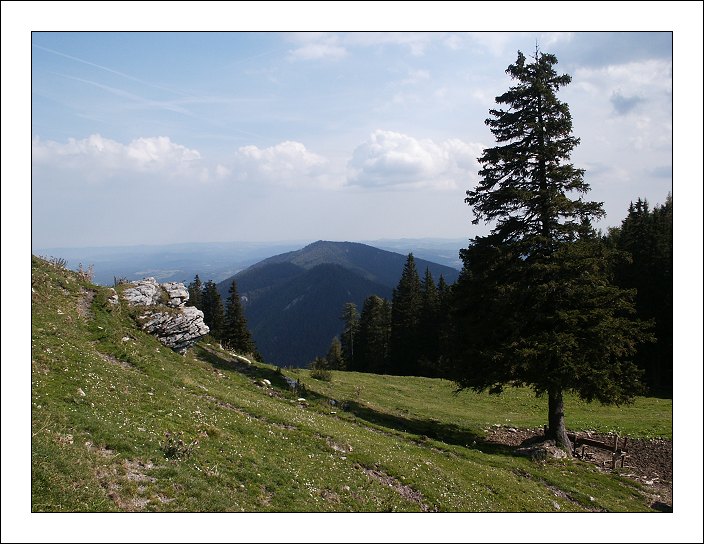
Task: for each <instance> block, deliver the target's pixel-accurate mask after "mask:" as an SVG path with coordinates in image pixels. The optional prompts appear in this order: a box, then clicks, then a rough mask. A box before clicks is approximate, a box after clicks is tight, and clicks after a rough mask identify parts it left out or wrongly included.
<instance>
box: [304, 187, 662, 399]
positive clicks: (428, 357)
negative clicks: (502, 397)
mask: <svg viewBox="0 0 704 544" xmlns="http://www.w3.org/2000/svg"><path fill="white" fill-rule="evenodd" d="M672 217H673V216H672V196H671V195H668V197H667V200H666V202H665V204H663V205H661V206H656V207H655V208H654V209H652V210H651V209H650V208H649V205H648V202H647V201H646V200H642V199H640V198H639V199H638V200H637V201H636V203H635V204H633V203H632V204H631V205H630V207H629V210H628V216H627V217H626V218H625V219H624V220H623V222H622V224H621V226H620V227H614V228H611V229H609V231H608V233H607V234H605V235H603V236H602V237H601V242H602V243H603V244H604V245H605V246H607V247H608V248H610V249H612V250H619V251H616V252H612V253H613V254H614V255H620V258H617V259H614V261H613V263H612V265H611V269H612V276H613V278H612V281H613V282H614V283H615V284H616V285H617V286H619V287H621V288H625V289H635V290H636V292H637V294H636V298H635V301H636V311H637V316H636V317H637V318H638V319H641V320H643V321H649V322H651V323H652V324H653V328H652V333H653V335H654V336H655V343H652V342H648V343H645V344H643V345H641V346H639V348H638V351H637V353H636V356H635V358H634V362H635V363H636V365H637V366H638V367H639V368H640V369H642V370H643V372H644V375H643V382H644V385H645V386H646V388H647V392H648V394H653V395H662V396H671V395H672V367H673V358H672V326H673V321H672V287H673V285H672V243H673V242H672ZM463 273H466V271H463ZM477 302H479V301H477ZM474 311H478V308H476V307H475V306H473V305H472V303H471V301H470V302H469V303H468V301H467V300H466V297H465V298H463V297H461V296H460V295H459V294H458V293H457V289H456V286H455V285H453V286H448V285H447V284H446V283H445V280H444V279H443V277H442V276H441V277H440V279H439V281H438V283H437V284H436V283H435V282H434V281H433V277H432V275H431V274H430V272H429V271H428V270H426V272H425V275H424V277H423V279H422V280H421V279H420V277H419V275H418V272H417V270H416V267H415V261H414V258H413V254H410V255H409V256H408V259H407V261H406V264H405V266H404V269H403V273H402V275H401V279H400V281H399V283H398V286H397V287H396V288H395V289H394V291H393V297H392V300H391V301H388V300H386V299H384V298H381V297H378V296H375V295H373V296H370V297H368V298H367V299H366V300H365V301H364V304H363V306H362V310H361V313H360V312H359V310H358V308H357V307H356V305H355V304H352V303H347V304H345V306H344V308H343V309H342V315H341V319H342V322H343V327H342V331H341V333H340V335H339V337H335V338H334V339H333V340H332V343H331V345H330V349H329V351H328V353H327V354H326V355H325V356H324V357H323V356H320V357H317V358H316V359H315V361H313V362H312V364H311V367H312V368H318V369H330V370H351V371H357V372H372V373H377V374H395V375H414V376H427V377H450V374H451V369H449V368H447V367H446V361H447V360H448V359H451V358H452V357H451V355H452V354H453V348H454V347H455V346H456V345H457V344H460V343H461V339H460V338H456V337H455V335H456V334H458V333H456V332H455V331H456V330H458V329H461V327H457V326H455V323H454V321H455V320H456V319H458V316H459V315H460V314H466V313H467V312H474Z"/></svg>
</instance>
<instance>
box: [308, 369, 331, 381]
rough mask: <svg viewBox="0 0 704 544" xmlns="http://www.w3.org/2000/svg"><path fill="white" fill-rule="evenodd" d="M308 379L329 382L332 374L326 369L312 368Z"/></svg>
mask: <svg viewBox="0 0 704 544" xmlns="http://www.w3.org/2000/svg"><path fill="white" fill-rule="evenodd" d="M310 377H311V378H315V379H316V380H322V381H324V382H329V381H331V380H332V372H330V371H329V370H328V369H326V368H314V369H313V370H311V371H310Z"/></svg>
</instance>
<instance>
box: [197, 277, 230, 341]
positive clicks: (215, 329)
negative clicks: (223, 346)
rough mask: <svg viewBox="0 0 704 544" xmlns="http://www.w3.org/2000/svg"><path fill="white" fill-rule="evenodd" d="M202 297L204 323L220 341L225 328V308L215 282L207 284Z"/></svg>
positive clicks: (209, 281)
mask: <svg viewBox="0 0 704 544" xmlns="http://www.w3.org/2000/svg"><path fill="white" fill-rule="evenodd" d="M202 297H203V300H202V304H203V307H202V308H200V309H201V310H203V321H204V322H205V324H206V325H208V327H209V328H210V335H211V336H212V337H213V338H217V339H218V340H220V339H221V338H222V333H223V329H224V326H225V308H224V306H223V305H222V298H221V297H220V293H218V289H217V285H216V284H215V282H214V281H213V280H208V281H207V282H205V285H204V286H203V295H202Z"/></svg>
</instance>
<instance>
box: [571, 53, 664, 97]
mask: <svg viewBox="0 0 704 544" xmlns="http://www.w3.org/2000/svg"><path fill="white" fill-rule="evenodd" d="M572 81H573V82H574V85H575V87H577V88H580V89H582V90H586V91H587V92H590V93H593V94H597V93H598V94H603V95H606V96H608V97H610V96H611V95H612V94H613V93H616V92H617V93H619V94H623V95H627V96H647V95H652V94H654V93H659V92H672V61H670V60H667V61H666V60H659V59H652V60H647V61H642V62H629V63H626V64H611V65H608V66H605V67H601V68H578V69H577V70H576V71H575V73H574V74H573V77H572Z"/></svg>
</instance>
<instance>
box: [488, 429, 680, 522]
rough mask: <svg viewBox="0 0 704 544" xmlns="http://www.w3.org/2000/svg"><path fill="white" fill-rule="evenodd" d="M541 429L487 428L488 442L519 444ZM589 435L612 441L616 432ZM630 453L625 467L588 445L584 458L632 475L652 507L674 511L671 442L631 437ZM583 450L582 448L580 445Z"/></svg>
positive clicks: (607, 469)
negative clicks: (644, 490) (646, 493)
mask: <svg viewBox="0 0 704 544" xmlns="http://www.w3.org/2000/svg"><path fill="white" fill-rule="evenodd" d="M542 434H543V430H542V429H515V428H512V427H492V428H490V429H489V430H488V431H487V437H486V441H487V442H492V443H495V444H504V445H507V446H519V445H521V444H522V443H523V442H524V441H526V440H528V439H531V438H534V437H535V436H538V435H542ZM589 438H592V439H594V440H598V441H600V442H604V443H607V444H611V443H613V440H614V437H613V435H603V434H596V433H591V434H590V435H589ZM627 450H628V455H627V457H626V459H625V460H624V465H623V468H621V466H620V463H618V464H617V468H616V469H615V470H614V469H612V468H611V453H610V452H608V451H603V450H600V449H598V448H593V447H592V448H590V447H587V448H585V453H586V456H585V459H584V461H586V462H590V463H593V464H594V465H596V466H597V467H598V468H599V470H603V471H604V472H616V473H618V474H620V475H621V476H623V477H626V478H631V479H633V480H636V481H637V482H639V483H641V484H642V485H643V486H644V487H645V488H646V489H648V490H650V492H649V493H648V495H649V496H650V499H651V506H652V507H653V508H655V509H656V510H661V511H665V512H671V511H672V441H671V440H660V439H649V440H646V439H631V438H629V439H628V443H627ZM580 453H581V448H580Z"/></svg>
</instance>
